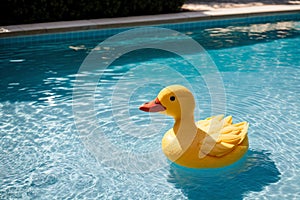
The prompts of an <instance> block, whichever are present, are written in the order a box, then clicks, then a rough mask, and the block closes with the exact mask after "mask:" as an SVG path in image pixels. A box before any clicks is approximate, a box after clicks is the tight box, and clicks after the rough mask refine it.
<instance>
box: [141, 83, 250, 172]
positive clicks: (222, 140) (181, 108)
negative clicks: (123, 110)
mask: <svg viewBox="0 0 300 200" xmlns="http://www.w3.org/2000/svg"><path fill="white" fill-rule="evenodd" d="M139 109H140V110H142V111H145V112H160V113H162V114H166V115H168V116H171V117H173V118H174V120H175V123H174V125H173V128H171V129H170V130H168V131H167V132H166V133H165V135H164V137H163V139H162V150H163V152H164V154H165V155H166V157H167V158H168V159H169V160H170V161H172V162H174V163H176V164H178V165H181V166H184V167H188V168H221V167H225V166H228V165H231V164H233V163H235V162H236V161H238V160H239V159H241V158H242V157H243V156H244V155H245V154H246V152H247V150H248V146H249V143H248V136H247V132H248V127H249V124H248V123H247V122H240V123H237V124H232V117H231V116H228V117H225V118H224V116H223V115H218V116H213V117H209V118H207V119H204V120H200V121H198V122H195V121H194V109H195V100H194V96H193V94H192V93H191V91H190V90H188V89H187V88H186V87H184V86H181V85H171V86H168V87H166V88H164V89H162V90H161V91H160V92H159V94H158V96H157V97H156V98H155V99H154V100H153V101H151V102H147V103H145V104H143V105H142V106H140V108H139Z"/></svg>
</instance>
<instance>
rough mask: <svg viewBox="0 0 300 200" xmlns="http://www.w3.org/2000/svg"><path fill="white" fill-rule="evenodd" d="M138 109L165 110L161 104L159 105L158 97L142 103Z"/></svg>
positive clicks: (146, 110)
mask: <svg viewBox="0 0 300 200" xmlns="http://www.w3.org/2000/svg"><path fill="white" fill-rule="evenodd" d="M140 110H142V111H145V112H161V111H164V110H166V108H165V107H164V106H163V105H161V103H160V101H159V100H158V98H156V99H154V100H153V101H150V102H147V103H144V104H143V105H142V106H140Z"/></svg>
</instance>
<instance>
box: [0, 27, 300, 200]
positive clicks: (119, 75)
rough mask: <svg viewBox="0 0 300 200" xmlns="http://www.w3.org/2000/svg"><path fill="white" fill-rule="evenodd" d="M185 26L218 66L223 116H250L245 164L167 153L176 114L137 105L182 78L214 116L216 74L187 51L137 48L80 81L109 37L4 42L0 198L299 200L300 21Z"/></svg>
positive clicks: (204, 112) (200, 112)
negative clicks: (89, 104) (217, 165)
mask: <svg viewBox="0 0 300 200" xmlns="http://www.w3.org/2000/svg"><path fill="white" fill-rule="evenodd" d="M181 32H182V33H184V34H186V35H188V36H189V37H191V38H193V39H194V40H196V41H198V42H199V43H200V44H201V45H202V46H203V48H204V49H206V50H207V53H208V55H209V56H210V57H209V58H210V59H211V60H212V62H213V63H215V65H216V67H217V69H218V72H219V74H220V77H221V79H222V83H223V84H224V90H222V92H224V93H225V97H226V99H225V105H226V109H225V114H226V115H232V116H233V117H234V122H239V121H248V122H249V123H250V128H249V141H250V150H249V152H248V154H247V155H246V157H245V158H244V159H243V160H241V161H240V162H238V163H236V164H235V165H233V166H230V167H228V168H225V169H217V170H208V169H206V170H192V169H186V168H182V167H179V166H176V165H174V164H171V163H170V162H169V161H168V160H167V159H166V158H165V157H164V156H163V153H162V152H161V149H160V148H161V147H160V145H161V144H160V141H161V138H162V136H163V134H164V132H165V131H166V130H168V129H169V128H170V127H172V125H173V120H172V119H170V118H168V117H165V116H161V115H159V114H153V115H148V113H143V112H140V111H139V110H138V107H139V105H141V104H142V103H144V102H145V101H148V100H151V99H153V98H154V97H155V96H156V94H157V92H158V91H159V90H160V89H162V88H163V87H164V86H165V85H166V84H173V83H180V84H186V86H187V87H190V88H191V89H193V91H194V92H195V96H196V99H197V111H196V113H195V114H196V118H197V119H200V118H206V117H209V116H210V115H212V114H214V113H213V110H212V107H211V104H212V102H213V99H212V98H211V97H212V96H213V94H211V91H210V90H209V88H208V85H207V82H206V81H205V73H207V74H209V73H210V71H209V70H208V71H206V70H205V69H203V71H201V72H203V73H204V74H199V73H198V71H197V70H196V69H195V68H194V67H193V66H192V65H191V63H189V62H187V61H186V60H185V59H183V57H180V56H178V55H175V54H173V53H170V52H166V51H163V50H159V49H140V50H136V51H132V52H129V53H127V54H125V55H121V56H120V57H119V58H118V59H116V60H115V61H114V62H113V63H112V64H111V65H109V67H108V68H107V69H105V70H103V69H97V68H96V69H93V70H92V71H86V72H84V73H82V74H81V76H84V77H86V79H85V80H87V81H86V82H85V81H83V82H78V79H77V80H76V77H77V76H76V74H77V72H78V70H79V69H80V66H81V65H82V62H83V61H84V59H85V58H86V57H87V56H88V55H89V54H90V53H91V52H93V51H98V50H99V51H101V49H97V48H96V49H95V47H97V45H98V44H99V42H102V41H103V40H105V39H106V38H105V37H103V38H100V37H99V38H86V39H80V40H79V39H76V40H75V39H69V40H58V41H52V42H50V41H48V42H47V41H45V42H40V43H34V42H27V43H18V44H10V45H3V46H2V47H1V49H0V52H1V53H0V58H1V59H0V63H1V64H0V77H1V79H0V80H1V82H0V94H1V95H0V108H1V109H0V116H1V118H0V130H1V132H0V144H1V145H0V160H1V162H0V169H1V170H0V181H1V184H0V199H18V198H19V199H263V198H264V199H299V198H300V193H299V191H300V175H299V174H300V171H299V169H300V159H299V158H300V155H299V152H300V151H299V139H298V135H299V133H298V132H299V130H300V129H299V123H300V114H299V110H300V102H299V97H300V95H299V94H300V78H299V77H300V59H299V55H300V49H299V45H300V22H299V21H280V22H271V23H260V24H259V23H257V24H248V25H228V26H216V27H210V28H190V29H188V30H187V29H184V31H183V30H181ZM160 39H161V40H163V41H168V39H167V38H166V40H164V38H160ZM132 40H133V41H124V44H123V45H128V44H130V43H134V42H135V41H134V38H133V39H132ZM74 47H77V49H76V50H74ZM98 47H99V46H98ZM109 48H111V47H107V48H106V49H105V48H104V51H106V50H108V49H109ZM102 50H103V49H102ZM111 56H112V55H111ZM189 56H194V55H189ZM106 59H107V58H105V57H104V58H103V60H104V61H103V62H105V60H106ZM204 64H205V63H204ZM210 64H211V63H210ZM204 66H205V65H203V66H202V67H203V68H205V67H204ZM170 69H174V71H175V72H178V73H175V72H174V73H173V72H172V73H170ZM99 71H100V72H99ZM95 74H97V75H99V74H101V77H100V78H99V77H98V78H99V80H98V82H97V84H96V85H97V88H96V90H94V88H91V83H90V82H89V81H88V80H91V79H90V78H93V77H94V76H95ZM139 77H142V82H138V83H139V84H137V82H136V81H137V80H138V79H137V78H139ZM120 83H121V84H120ZM75 85H77V86H79V87H81V88H82V90H79V93H76V91H75V93H74V91H73V87H74V86H75ZM120 85H121V86H120ZM89 91H93V95H94V96H93V98H94V105H93V108H94V113H93V115H85V117H86V119H84V121H83V122H85V123H83V124H78V123H77V124H75V122H74V120H75V117H74V116H75V115H76V110H75V111H74V107H72V106H73V101H72V100H73V97H74V94H75V95H77V96H79V97H81V96H82V97H84V96H86V93H88V92H89ZM81 103H82V104H80V106H82V107H83V108H84V107H85V106H86V102H84V101H83V102H81ZM83 110H84V109H83ZM94 119H96V126H95V124H94V123H92V122H91V121H92V120H94ZM149 121H151V123H150V122H149ZM82 129H85V130H86V135H83V134H82V132H80V131H79V130H82ZM97 130H101V133H102V134H101V135H99V134H97V133H98V132H97ZM106 147H107V148H106Z"/></svg>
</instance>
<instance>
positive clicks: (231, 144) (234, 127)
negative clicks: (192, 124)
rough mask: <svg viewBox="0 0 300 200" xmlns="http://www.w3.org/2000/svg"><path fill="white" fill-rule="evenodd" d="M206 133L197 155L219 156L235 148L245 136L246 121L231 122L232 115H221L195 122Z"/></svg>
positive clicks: (246, 129)
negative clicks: (224, 116)
mask: <svg viewBox="0 0 300 200" xmlns="http://www.w3.org/2000/svg"><path fill="white" fill-rule="evenodd" d="M197 125H198V127H199V128H200V129H202V130H204V131H205V132H206V133H207V136H206V138H205V139H204V140H203V143H202V145H201V148H200V152H199V157H200V158H201V157H204V156H206V155H209V156H216V157H221V156H224V155H226V154H227V153H229V152H231V151H232V150H233V149H235V147H236V146H238V145H239V144H241V143H242V142H243V141H244V139H245V137H246V136H247V131H248V126H249V124H248V123H247V122H241V123H237V124H232V117H231V116H228V117H226V118H224V119H223V116H222V115H219V116H215V117H211V118H208V119H206V120H201V121H199V122H197Z"/></svg>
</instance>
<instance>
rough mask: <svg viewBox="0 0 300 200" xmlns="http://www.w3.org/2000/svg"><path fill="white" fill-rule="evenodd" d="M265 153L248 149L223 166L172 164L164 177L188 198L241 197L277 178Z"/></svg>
mask: <svg viewBox="0 0 300 200" xmlns="http://www.w3.org/2000/svg"><path fill="white" fill-rule="evenodd" d="M269 155H270V154H269V153H266V152H261V151H253V150H249V151H248V153H247V155H246V156H245V158H243V159H242V160H241V161H239V162H238V163H236V164H234V165H232V166H230V167H226V168H223V169H204V170H196V169H188V168H184V167H180V166H178V165H175V164H172V165H171V167H170V174H169V179H168V181H169V182H171V183H173V184H174V185H175V187H176V188H179V189H181V190H182V192H183V193H184V195H186V196H187V197H188V199H243V197H244V196H245V195H246V194H247V193H249V192H259V191H261V190H263V188H264V187H265V186H267V185H270V184H271V183H275V182H278V181H279V180H280V172H279V171H278V169H277V167H276V165H275V163H274V161H272V160H271V158H270V157H269Z"/></svg>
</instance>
